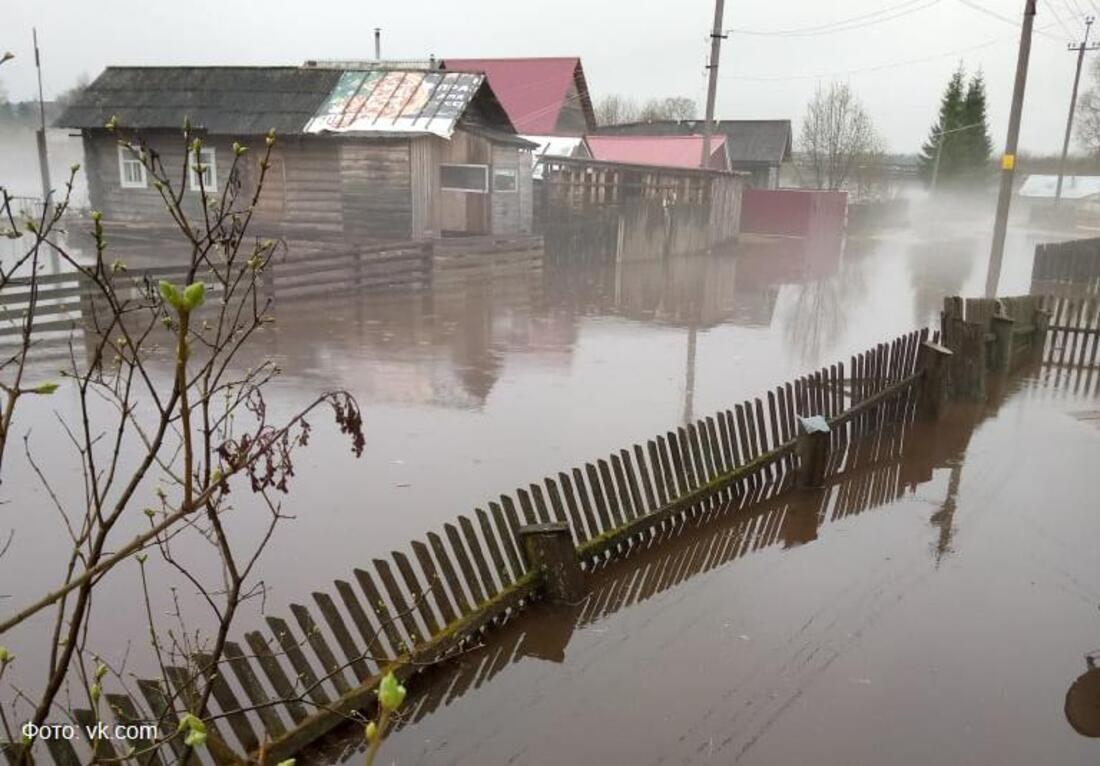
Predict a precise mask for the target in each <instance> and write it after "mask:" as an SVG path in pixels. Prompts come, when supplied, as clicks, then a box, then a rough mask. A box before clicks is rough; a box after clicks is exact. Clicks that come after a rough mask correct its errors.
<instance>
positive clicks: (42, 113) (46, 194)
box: [31, 27, 51, 207]
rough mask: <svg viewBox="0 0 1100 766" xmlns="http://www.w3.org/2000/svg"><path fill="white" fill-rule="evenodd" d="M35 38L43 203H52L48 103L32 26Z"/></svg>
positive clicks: (39, 157)
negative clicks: (44, 95)
mask: <svg viewBox="0 0 1100 766" xmlns="http://www.w3.org/2000/svg"><path fill="white" fill-rule="evenodd" d="M31 35H32V37H33V38H34V66H35V69H37V70H38V130H37V131H36V138H37V139H38V173H39V175H40V176H41V177H42V203H43V204H44V205H46V206H47V207H48V206H49V204H50V191H51V189H50V158H49V156H48V155H47V153H46V103H45V101H44V100H43V98H42V60H41V58H40V57H39V55H38V30H37V29H35V28H33V27H32V28H31Z"/></svg>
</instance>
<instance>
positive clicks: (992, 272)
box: [985, 0, 1035, 298]
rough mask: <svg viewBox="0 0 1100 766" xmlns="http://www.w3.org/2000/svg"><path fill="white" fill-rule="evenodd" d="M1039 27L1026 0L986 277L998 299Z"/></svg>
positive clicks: (987, 289)
mask: <svg viewBox="0 0 1100 766" xmlns="http://www.w3.org/2000/svg"><path fill="white" fill-rule="evenodd" d="M1034 25H1035V0H1026V3H1025V5H1024V23H1023V26H1022V28H1021V29H1020V52H1019V55H1018V56H1017V58H1016V84H1015V85H1013V87H1012V111H1011V112H1010V113H1009V116H1008V138H1007V139H1006V140H1005V151H1004V154H1003V155H1001V191H1000V194H999V195H998V196H997V218H996V220H995V221H994V223H993V246H992V248H991V249H990V251H989V270H988V271H987V272H986V275H985V296H986V297H987V298H995V297H996V296H997V283H998V282H1000V281H1001V261H1002V260H1003V259H1004V254H1005V235H1006V234H1007V232H1008V208H1009V205H1010V204H1012V176H1013V171H1015V169H1016V145H1017V144H1018V143H1019V140H1020V115H1021V113H1022V112H1023V110H1024V88H1025V87H1026V86H1027V62H1028V58H1029V57H1030V56H1031V29H1032V27H1033V26H1034Z"/></svg>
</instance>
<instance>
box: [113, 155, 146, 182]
mask: <svg viewBox="0 0 1100 766" xmlns="http://www.w3.org/2000/svg"><path fill="white" fill-rule="evenodd" d="M118 180H119V183H120V184H121V186H122V188H123V189H144V188H145V166H144V165H142V164H141V160H140V159H138V158H137V156H136V155H135V154H134V153H133V152H132V151H130V149H129V148H128V147H125V146H119V147H118Z"/></svg>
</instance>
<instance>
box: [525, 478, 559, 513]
mask: <svg viewBox="0 0 1100 766" xmlns="http://www.w3.org/2000/svg"><path fill="white" fill-rule="evenodd" d="M545 481H549V479H546V480H545ZM530 490H531V499H532V500H533V501H534V502H535V513H536V514H537V515H538V517H539V520H540V521H542V522H543V523H547V522H549V521H551V518H550V511H549V510H548V509H547V507H546V500H545V499H544V498H543V496H542V487H540V486H539V485H538V484H532V485H531V486H530ZM553 521H560V522H566V518H565V514H564V513H563V514H562V515H561V516H560V517H559V516H554V518H553Z"/></svg>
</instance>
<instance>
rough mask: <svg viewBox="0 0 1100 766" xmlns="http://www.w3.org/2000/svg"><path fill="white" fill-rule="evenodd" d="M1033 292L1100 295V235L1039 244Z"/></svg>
mask: <svg viewBox="0 0 1100 766" xmlns="http://www.w3.org/2000/svg"><path fill="white" fill-rule="evenodd" d="M1031 292H1032V294H1036V295H1061V296H1084V295H1100V238H1094V239H1078V240H1072V241H1070V242H1052V243H1048V244H1041V245H1036V247H1035V258H1034V260H1033V261H1032V267H1031Z"/></svg>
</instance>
